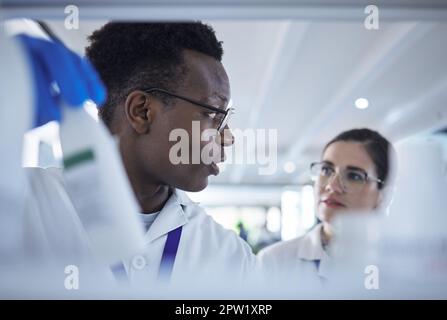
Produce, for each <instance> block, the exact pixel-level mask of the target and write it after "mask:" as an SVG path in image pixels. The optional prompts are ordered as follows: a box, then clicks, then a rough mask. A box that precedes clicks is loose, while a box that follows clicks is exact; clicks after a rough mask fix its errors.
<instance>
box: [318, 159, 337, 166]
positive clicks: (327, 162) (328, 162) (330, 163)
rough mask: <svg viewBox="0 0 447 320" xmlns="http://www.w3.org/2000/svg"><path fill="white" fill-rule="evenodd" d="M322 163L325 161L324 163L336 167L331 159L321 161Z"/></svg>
mask: <svg viewBox="0 0 447 320" xmlns="http://www.w3.org/2000/svg"><path fill="white" fill-rule="evenodd" d="M321 162H322V163H324V164H328V165H330V166H333V167H334V164H333V163H332V162H330V161H327V160H323V161H321Z"/></svg>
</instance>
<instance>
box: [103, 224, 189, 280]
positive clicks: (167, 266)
mask: <svg viewBox="0 0 447 320" xmlns="http://www.w3.org/2000/svg"><path fill="white" fill-rule="evenodd" d="M182 229H183V227H182V226H180V227H178V228H176V229H174V230H171V231H169V233H168V237H167V239H166V242H165V246H164V248H163V254H162V256H161V262H160V268H159V270H158V280H159V281H164V282H167V281H169V279H170V278H171V274H172V270H173V269H174V263H175V257H176V256H177V251H178V247H179V244H180V238H181V236H182ZM111 270H112V273H113V274H114V276H115V278H116V279H117V280H119V281H122V279H123V278H127V274H126V269H125V268H124V264H123V263H118V264H117V265H115V266H113V267H111ZM127 280H128V279H127Z"/></svg>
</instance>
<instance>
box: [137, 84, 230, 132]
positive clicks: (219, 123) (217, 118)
mask: <svg viewBox="0 0 447 320" xmlns="http://www.w3.org/2000/svg"><path fill="white" fill-rule="evenodd" d="M142 91H144V92H145V93H148V94H150V93H152V92H159V93H163V94H166V95H168V96H171V97H174V98H177V99H181V100H184V101H187V102H189V103H192V104H195V105H197V106H199V107H202V108H205V109H207V110H210V111H214V112H215V114H214V117H213V120H214V122H215V123H216V128H217V131H218V132H221V131H222V130H223V129H224V128H225V127H226V125H227V124H228V122H229V120H230V117H231V115H233V114H234V110H235V109H234V108H227V109H226V110H222V109H220V108H217V107H213V106H211V105H209V104H206V103H203V102H200V101H197V100H194V99H191V98H188V97H184V96H181V95H178V94H176V93H172V92H169V91H167V90H164V89H161V88H149V89H144V90H142Z"/></svg>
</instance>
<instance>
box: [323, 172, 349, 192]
mask: <svg viewBox="0 0 447 320" xmlns="http://www.w3.org/2000/svg"><path fill="white" fill-rule="evenodd" d="M325 189H326V191H333V192H337V193H343V192H344V191H345V189H344V187H343V184H342V182H341V180H340V176H339V175H338V174H337V173H334V175H333V176H332V177H330V178H329V181H328V183H327V184H326V187H325Z"/></svg>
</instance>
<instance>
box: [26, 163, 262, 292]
mask: <svg viewBox="0 0 447 320" xmlns="http://www.w3.org/2000/svg"><path fill="white" fill-rule="evenodd" d="M27 174H28V178H29V181H30V192H29V194H28V196H27V198H28V200H27V203H26V210H25V215H24V218H25V234H26V239H25V243H26V246H27V248H28V251H29V252H30V253H33V254H36V255H40V256H42V255H56V256H58V255H61V253H63V254H62V255H63V256H67V261H68V260H70V259H73V258H74V259H79V258H80V257H81V258H82V259H90V258H89V257H91V258H92V259H93V260H94V257H93V256H92V253H91V250H90V247H89V241H88V237H87V236H86V233H85V231H84V229H83V227H82V224H81V222H80V220H79V218H78V216H77V214H76V210H75V208H74V207H73V205H72V203H71V201H70V198H69V196H68V194H67V192H66V190H65V187H64V181H63V176H62V172H61V170H60V169H41V168H28V169H27ZM179 226H183V230H182V234H181V239H180V243H179V248H178V251H177V256H176V259H175V264H174V267H173V272H172V276H171V282H173V281H176V280H182V279H185V277H190V278H191V279H192V278H194V277H198V278H204V277H205V278H204V280H206V281H210V280H211V279H217V278H220V277H222V276H223V275H224V273H227V274H228V275H229V277H231V279H230V280H234V281H240V280H241V279H247V277H250V276H252V275H254V274H255V272H256V271H257V267H258V264H257V258H256V256H255V255H254V254H253V253H252V251H251V249H250V247H249V246H248V244H247V243H246V242H245V241H243V240H242V239H241V238H240V237H238V236H237V234H236V233H235V232H233V231H230V230H226V229H224V228H223V227H222V226H220V225H219V224H218V223H216V222H215V221H214V220H213V219H212V218H211V217H210V216H208V215H207V214H206V213H205V212H204V210H203V209H202V208H201V207H200V206H199V205H198V204H197V203H194V202H192V201H191V200H190V199H189V198H188V196H187V195H186V194H185V193H184V192H182V191H180V190H175V191H174V193H173V194H172V196H171V197H170V198H169V200H168V201H167V203H166V204H165V206H164V207H163V209H162V211H161V212H160V214H159V215H158V217H157V219H156V220H155V221H154V223H153V224H152V226H151V227H150V229H149V230H148V231H147V233H146V234H145V241H146V247H145V251H144V252H141V254H138V255H136V256H134V257H133V258H132V259H129V260H128V261H124V262H123V264H124V266H125V269H126V271H127V275H128V277H129V278H130V280H131V282H132V283H133V284H137V285H139V286H143V287H144V286H145V285H146V284H147V285H149V284H150V283H152V282H153V281H154V280H155V279H156V277H157V274H158V269H159V266H160V261H161V256H162V252H163V248H164V245H165V242H166V239H167V234H168V232H169V231H171V230H173V229H175V228H177V227H179ZM110 245H111V246H113V243H111V244H110ZM85 257H87V258H85ZM71 261H73V260H71Z"/></svg>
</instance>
